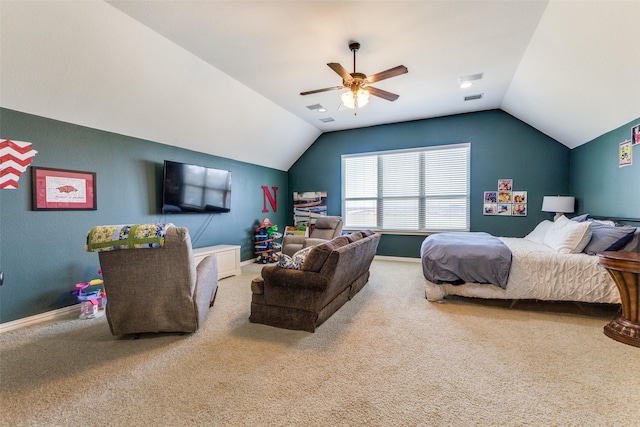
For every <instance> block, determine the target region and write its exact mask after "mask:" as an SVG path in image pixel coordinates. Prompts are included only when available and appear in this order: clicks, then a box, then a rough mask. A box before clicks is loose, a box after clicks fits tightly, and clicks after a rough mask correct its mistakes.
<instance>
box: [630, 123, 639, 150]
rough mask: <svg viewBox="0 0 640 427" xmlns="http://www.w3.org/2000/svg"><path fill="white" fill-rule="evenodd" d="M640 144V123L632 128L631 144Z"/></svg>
mask: <svg viewBox="0 0 640 427" xmlns="http://www.w3.org/2000/svg"><path fill="white" fill-rule="evenodd" d="M638 144H640V124H637V125H635V126H634V127H632V128H631V145H638Z"/></svg>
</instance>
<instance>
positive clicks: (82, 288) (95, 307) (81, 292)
mask: <svg viewBox="0 0 640 427" xmlns="http://www.w3.org/2000/svg"><path fill="white" fill-rule="evenodd" d="M98 274H102V272H101V271H100V270H98ZM103 284H104V280H103V279H93V280H89V281H88V282H81V283H76V289H75V290H74V291H71V293H72V294H74V295H75V296H76V297H77V298H78V301H79V302H80V316H79V317H80V319H92V318H94V317H100V316H103V315H104V310H105V308H106V307H107V294H106V292H105V290H104V288H103Z"/></svg>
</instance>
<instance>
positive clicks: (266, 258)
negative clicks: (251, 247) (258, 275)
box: [254, 218, 282, 264]
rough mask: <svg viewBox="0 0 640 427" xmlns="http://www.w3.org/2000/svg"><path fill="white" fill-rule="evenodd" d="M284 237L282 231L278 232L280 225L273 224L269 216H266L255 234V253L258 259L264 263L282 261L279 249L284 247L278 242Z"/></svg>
mask: <svg viewBox="0 0 640 427" xmlns="http://www.w3.org/2000/svg"><path fill="white" fill-rule="evenodd" d="M281 237H282V233H278V226H277V225H275V224H272V223H271V221H270V220H269V218H264V219H263V220H262V223H261V224H260V226H259V227H258V228H256V235H255V240H256V243H255V252H254V253H255V254H256V255H257V257H256V261H257V262H259V263H262V264H267V263H272V262H278V261H280V253H279V251H280V250H281V249H282V247H281V245H280V243H278V242H276V240H278V239H279V238H281Z"/></svg>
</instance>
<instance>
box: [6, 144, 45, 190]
mask: <svg viewBox="0 0 640 427" xmlns="http://www.w3.org/2000/svg"><path fill="white" fill-rule="evenodd" d="M36 153H37V151H36V150H32V149H31V143H30V142H22V141H12V140H10V139H5V140H1V141H0V189H11V190H15V189H16V188H18V179H20V175H22V172H24V171H25V170H26V169H27V166H29V165H30V164H31V161H32V160H33V156H35V155H36Z"/></svg>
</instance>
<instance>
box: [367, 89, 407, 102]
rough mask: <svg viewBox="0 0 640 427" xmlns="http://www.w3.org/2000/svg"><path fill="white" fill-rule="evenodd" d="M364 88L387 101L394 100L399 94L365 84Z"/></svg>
mask: <svg viewBox="0 0 640 427" xmlns="http://www.w3.org/2000/svg"><path fill="white" fill-rule="evenodd" d="M366 89H367V90H368V91H369V93H370V94H371V95H374V96H377V97H380V98H383V99H386V100H387V101H391V102H393V101H395V100H396V99H398V98H400V95H396V94H395V93H391V92H387V91H386V90H382V89H377V88H375V87H371V86H367V87H366Z"/></svg>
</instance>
